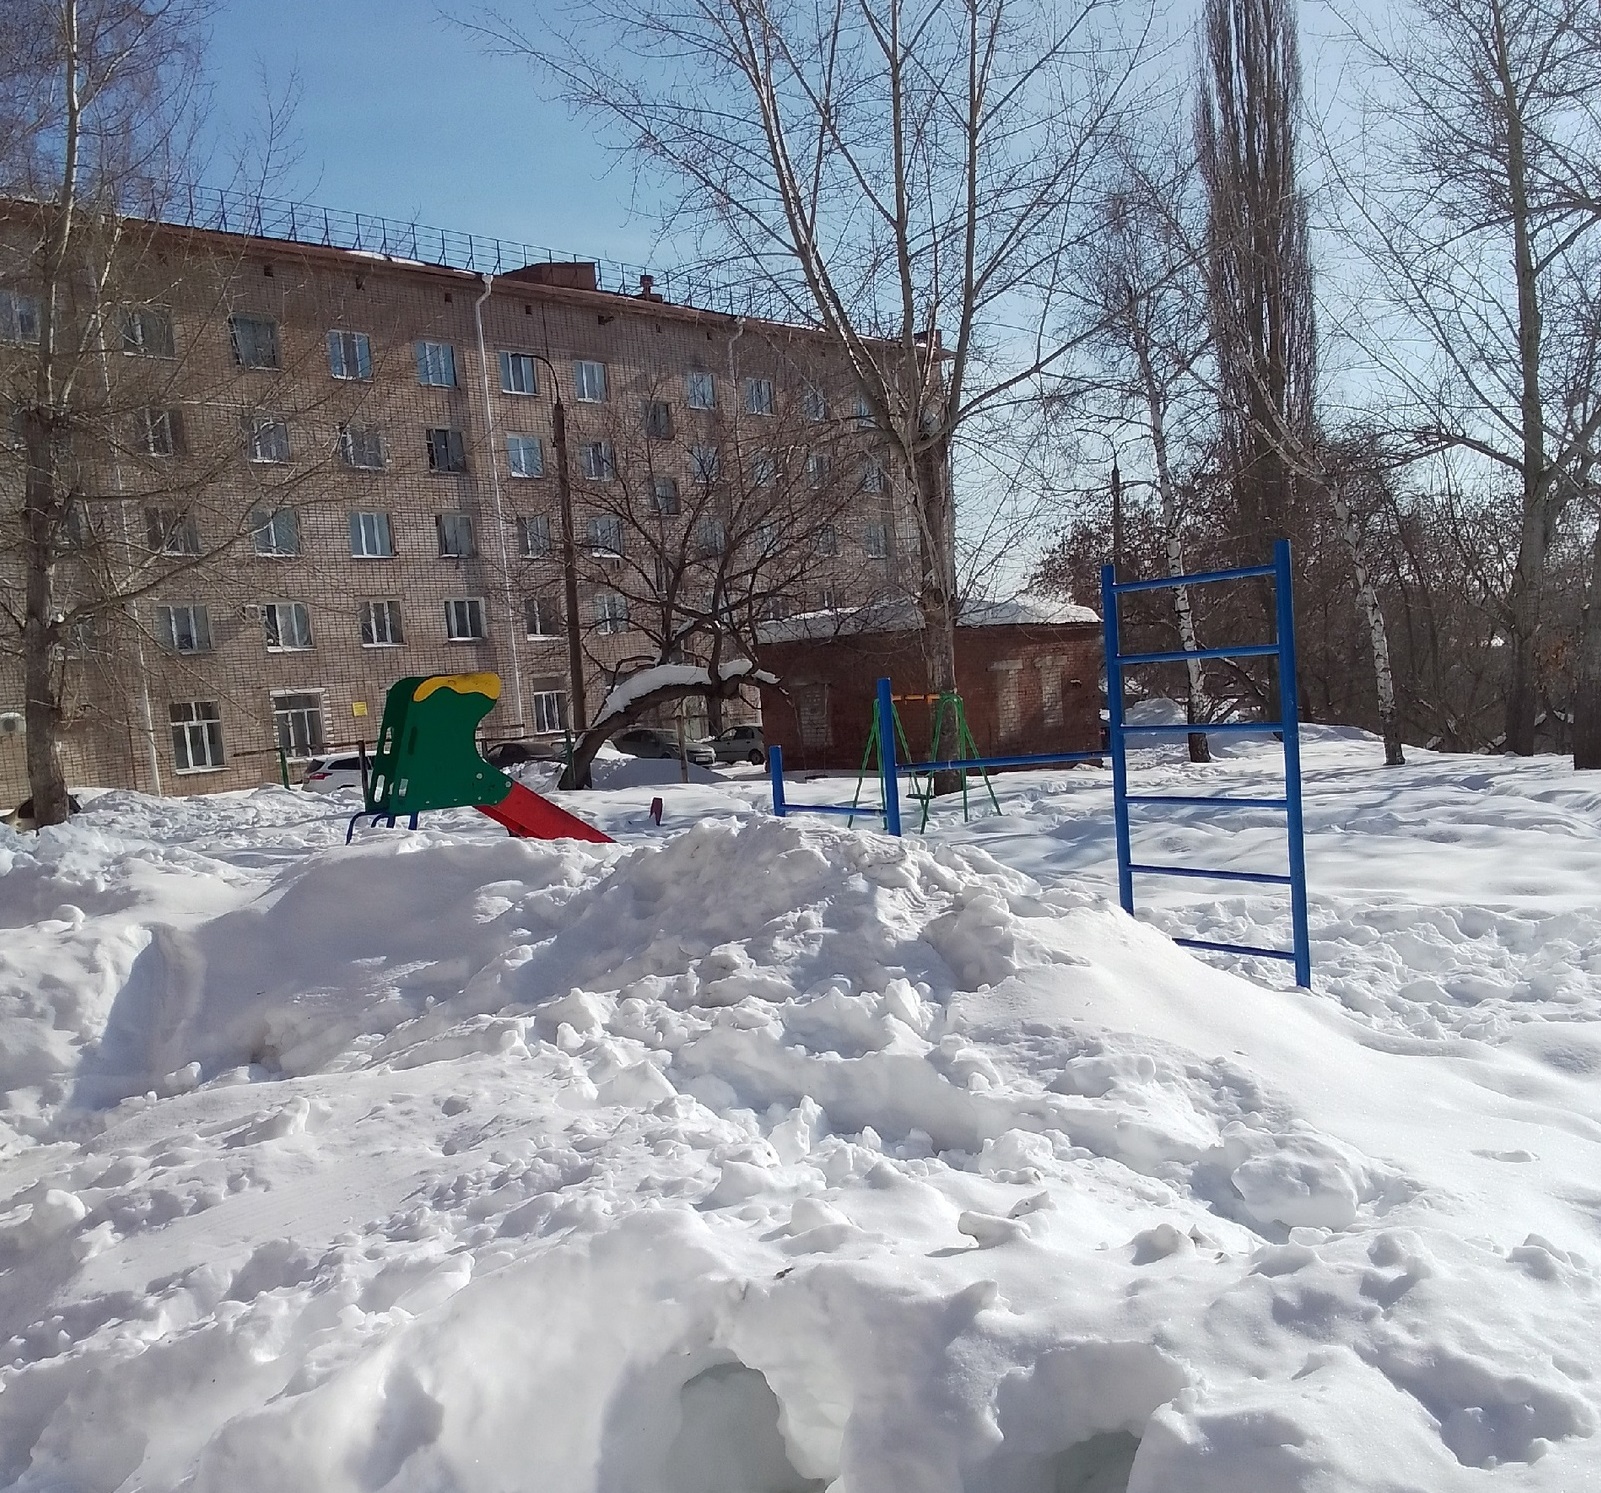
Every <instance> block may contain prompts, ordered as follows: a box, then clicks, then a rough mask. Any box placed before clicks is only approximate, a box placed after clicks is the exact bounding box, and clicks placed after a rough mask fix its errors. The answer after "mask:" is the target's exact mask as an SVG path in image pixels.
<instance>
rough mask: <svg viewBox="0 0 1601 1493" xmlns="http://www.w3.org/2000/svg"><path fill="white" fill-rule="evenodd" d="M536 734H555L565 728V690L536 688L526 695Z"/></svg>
mask: <svg viewBox="0 0 1601 1493" xmlns="http://www.w3.org/2000/svg"><path fill="white" fill-rule="evenodd" d="M528 708H529V711H530V712H531V716H532V721H533V731H534V734H535V735H536V736H555V735H559V734H560V733H561V732H563V731H565V730H566V729H567V691H566V690H560V689H536V690H534V691H532V693H530V695H529V697H528Z"/></svg>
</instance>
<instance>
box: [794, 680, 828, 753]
mask: <svg viewBox="0 0 1601 1493" xmlns="http://www.w3.org/2000/svg"><path fill="white" fill-rule="evenodd" d="M795 714H796V716H797V717H798V718H799V721H800V739H801V745H802V746H803V747H826V746H828V745H829V744H830V743H831V742H832V741H833V739H834V736H833V732H832V731H831V730H830V729H829V721H828V686H827V685H826V684H802V685H799V686H797V687H796V689H795Z"/></svg>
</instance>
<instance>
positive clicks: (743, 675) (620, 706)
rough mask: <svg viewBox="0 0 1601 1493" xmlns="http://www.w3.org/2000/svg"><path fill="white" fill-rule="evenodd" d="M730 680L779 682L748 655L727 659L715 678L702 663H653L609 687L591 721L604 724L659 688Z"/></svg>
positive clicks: (694, 686)
mask: <svg viewBox="0 0 1601 1493" xmlns="http://www.w3.org/2000/svg"><path fill="white" fill-rule="evenodd" d="M730 679H751V680H755V681H757V682H760V683H762V684H777V683H778V681H777V680H776V679H775V678H774V677H773V676H772V675H771V674H769V673H767V672H766V671H765V670H763V669H758V668H757V667H756V666H755V665H754V664H753V663H752V662H751V661H750V660H749V659H748V658H736V659H730V660H729V661H728V662H727V663H725V664H723V665H721V666H720V667H719V668H718V670H717V679H716V680H715V681H714V680H713V679H712V676H711V671H710V670H709V669H707V668H706V667H705V666H704V665H702V664H653V665H651V667H650V668H648V669H640V670H638V671H637V672H636V673H633V674H630V675H629V676H628V678H626V679H624V680H622V681H621V682H620V683H619V684H617V685H616V686H615V687H614V688H613V689H612V691H611V693H610V694H608V695H607V696H606V698H605V699H604V700H603V701H601V706H600V713H599V714H598V715H597V716H596V717H595V721H594V724H595V725H596V726H600V725H604V724H605V723H606V722H607V721H609V720H611V719H612V718H613V717H615V716H619V715H621V714H622V713H623V712H624V711H625V710H627V709H628V708H629V706H631V705H632V704H634V702H635V701H636V700H643V699H644V698H645V696H646V695H648V694H651V693H653V692H654V691H656V690H659V689H711V688H712V687H713V685H714V684H715V683H722V682H724V681H726V680H730Z"/></svg>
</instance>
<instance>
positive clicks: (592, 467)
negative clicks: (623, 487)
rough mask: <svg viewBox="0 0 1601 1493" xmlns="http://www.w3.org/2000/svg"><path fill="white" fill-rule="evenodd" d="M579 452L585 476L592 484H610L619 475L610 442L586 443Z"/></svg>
mask: <svg viewBox="0 0 1601 1493" xmlns="http://www.w3.org/2000/svg"><path fill="white" fill-rule="evenodd" d="M578 451H579V458H580V460H581V462H582V465H583V471H584V476H586V477H587V478H588V479H589V480H590V481H591V482H610V481H611V480H612V479H613V478H614V477H615V476H616V475H617V462H616V458H615V457H614V456H613V455H612V447H611V442H610V441H586V442H585V443H584V444H583V445H582V446H580V447H579V448H578Z"/></svg>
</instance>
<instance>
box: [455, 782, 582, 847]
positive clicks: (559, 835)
mask: <svg viewBox="0 0 1601 1493" xmlns="http://www.w3.org/2000/svg"><path fill="white" fill-rule="evenodd" d="M477 807H478V812H479V813H480V814H487V815H488V816H489V817H490V818H491V819H493V820H494V821H495V823H496V824H499V825H503V826H504V827H505V828H506V829H508V830H510V831H511V833H512V834H514V835H516V836H518V837H519V838H520V839H525V840H588V841H589V842H590V843H591V844H593V845H610V844H612V843H613V841H612V837H611V836H610V835H608V834H605V833H603V832H602V831H601V830H598V829H596V828H595V826H594V825H593V824H585V823H584V821H583V820H582V819H580V818H578V817H577V815H575V814H569V813H568V812H567V810H566V809H558V808H557V807H556V805H555V804H553V803H552V802H551V801H550V800H549V799H548V798H542V797H540V795H539V794H537V793H535V792H534V791H533V790H532V789H531V788H524V787H523V785H522V784H521V783H513V784H512V785H511V792H510V793H508V794H507V795H506V796H505V797H504V798H503V799H501V801H500V802H499V803H498V804H479V805H478V806H477Z"/></svg>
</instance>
